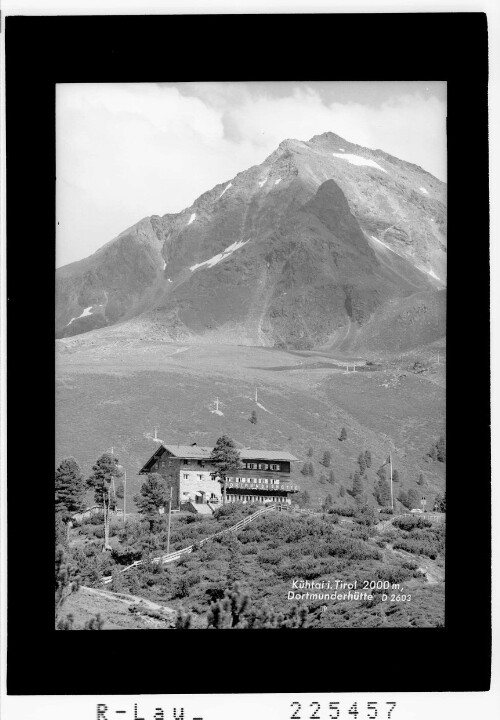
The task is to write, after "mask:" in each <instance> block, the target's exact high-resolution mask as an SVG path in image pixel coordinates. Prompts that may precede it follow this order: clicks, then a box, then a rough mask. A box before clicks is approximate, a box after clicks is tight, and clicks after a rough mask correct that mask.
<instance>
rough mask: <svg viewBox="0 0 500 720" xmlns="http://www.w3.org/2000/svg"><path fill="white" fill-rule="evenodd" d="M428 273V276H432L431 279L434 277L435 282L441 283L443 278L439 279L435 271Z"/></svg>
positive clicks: (428, 271) (427, 271)
mask: <svg viewBox="0 0 500 720" xmlns="http://www.w3.org/2000/svg"><path fill="white" fill-rule="evenodd" d="M426 273H427V275H430V276H431V277H433V278H434V279H435V280H439V282H441V278H439V277H438V276H437V275H436V273H435V272H434V270H426Z"/></svg>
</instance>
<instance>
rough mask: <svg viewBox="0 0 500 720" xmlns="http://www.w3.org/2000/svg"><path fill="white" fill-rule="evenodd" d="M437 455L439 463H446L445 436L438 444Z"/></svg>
mask: <svg viewBox="0 0 500 720" xmlns="http://www.w3.org/2000/svg"><path fill="white" fill-rule="evenodd" d="M436 455H437V459H438V460H439V462H442V463H444V462H446V440H445V439H444V436H443V435H441V437H440V438H439V440H438V441H437V443H436Z"/></svg>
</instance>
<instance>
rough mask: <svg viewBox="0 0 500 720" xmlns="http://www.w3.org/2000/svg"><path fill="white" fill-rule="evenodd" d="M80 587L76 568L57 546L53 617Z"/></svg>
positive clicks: (62, 549)
mask: <svg viewBox="0 0 500 720" xmlns="http://www.w3.org/2000/svg"><path fill="white" fill-rule="evenodd" d="M79 587H80V576H79V574H78V568H77V567H76V565H73V564H72V563H71V560H70V559H69V557H68V555H67V553H66V552H65V550H64V548H62V547H61V546H58V547H57V548H56V553H55V617H56V619H57V615H58V614H59V612H60V610H61V608H62V606H63V604H64V603H65V601H66V600H67V598H68V597H69V595H71V594H72V593H74V592H77V591H78V589H79Z"/></svg>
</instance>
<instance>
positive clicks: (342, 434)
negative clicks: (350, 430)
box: [339, 427, 347, 441]
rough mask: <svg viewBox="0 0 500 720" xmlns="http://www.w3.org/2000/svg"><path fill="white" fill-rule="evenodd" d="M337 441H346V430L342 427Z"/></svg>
mask: <svg viewBox="0 0 500 720" xmlns="http://www.w3.org/2000/svg"><path fill="white" fill-rule="evenodd" d="M339 440H340V441H342V440H347V430H346V429H345V427H343V428H342V430H341V431H340V437H339Z"/></svg>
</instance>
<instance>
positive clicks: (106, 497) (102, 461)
mask: <svg viewBox="0 0 500 720" xmlns="http://www.w3.org/2000/svg"><path fill="white" fill-rule="evenodd" d="M122 474H123V473H122V471H121V469H120V467H119V463H118V458H117V457H115V456H114V455H111V454H110V453H103V454H102V455H101V456H100V457H99V458H98V459H97V460H96V463H95V465H93V466H92V474H91V475H90V477H89V478H88V479H87V485H88V486H89V487H92V488H93V489H94V500H95V502H96V503H97V504H98V505H102V509H103V515H104V549H105V550H109V549H110V545H109V522H110V513H111V510H112V509H114V508H115V507H116V496H115V494H114V493H113V492H112V483H113V479H114V478H120V477H121V476H122Z"/></svg>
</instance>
